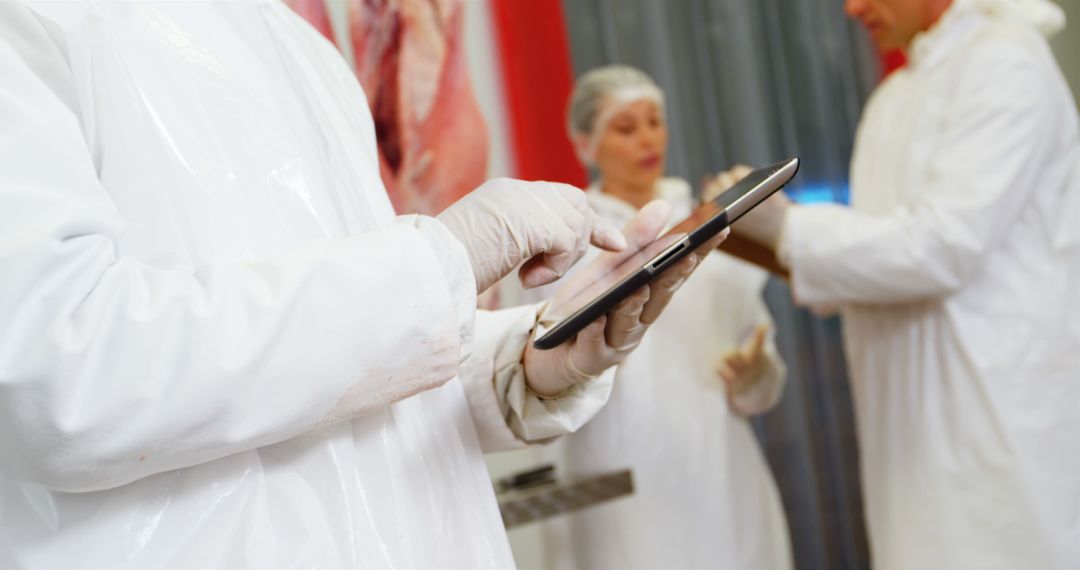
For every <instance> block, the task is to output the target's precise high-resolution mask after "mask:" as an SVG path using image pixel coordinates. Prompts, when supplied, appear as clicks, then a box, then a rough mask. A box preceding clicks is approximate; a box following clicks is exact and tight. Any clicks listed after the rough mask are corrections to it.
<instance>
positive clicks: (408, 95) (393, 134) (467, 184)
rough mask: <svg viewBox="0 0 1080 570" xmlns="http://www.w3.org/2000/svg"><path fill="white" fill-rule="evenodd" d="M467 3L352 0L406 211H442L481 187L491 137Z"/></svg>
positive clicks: (378, 127)
mask: <svg viewBox="0 0 1080 570" xmlns="http://www.w3.org/2000/svg"><path fill="white" fill-rule="evenodd" d="M463 24H464V22H463V14H462V3H461V2H458V1H454V0H352V2H350V4H349V26H350V33H351V36H352V46H353V54H354V55H355V60H356V75H357V77H358V78H359V80H360V84H361V85H363V87H364V92H365V93H367V95H368V103H369V104H370V105H371V110H372V115H374V117H375V131H376V136H377V138H378V142H379V159H380V166H381V169H382V178H383V182H384V183H385V184H386V189H387V191H388V192H389V194H390V199H391V201H393V203H394V207H395V208H396V209H397V211H398V212H399V213H421V214H437V213H439V212H441V211H442V210H443V209H444V208H446V206H449V205H450V204H451V203H453V202H454V201H455V200H457V199H458V198H460V197H461V196H462V195H464V194H466V193H468V192H469V191H470V190H472V189H473V188H476V187H477V186H478V185H480V184H481V183H482V182H483V181H484V178H485V176H486V172H487V151H488V137H487V129H486V126H485V124H484V119H483V117H482V116H481V114H480V109H479V107H478V106H477V103H476V99H475V97H474V96H473V91H472V86H471V84H470V81H469V75H468V70H467V69H466V60H465V52H464V42H463V38H462V35H463Z"/></svg>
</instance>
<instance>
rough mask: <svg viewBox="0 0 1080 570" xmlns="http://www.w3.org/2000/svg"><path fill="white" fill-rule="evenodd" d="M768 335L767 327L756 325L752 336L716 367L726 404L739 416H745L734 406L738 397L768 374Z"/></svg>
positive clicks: (729, 353)
mask: <svg viewBox="0 0 1080 570" xmlns="http://www.w3.org/2000/svg"><path fill="white" fill-rule="evenodd" d="M768 334H769V325H758V327H757V329H755V330H754V336H752V337H750V339H748V340H747V341H746V343H744V344H743V345H742V346H741V347H739V348H736V349H732V350H731V351H729V352H728V353H727V354H725V355H724V356H723V357H722V358H721V361H720V363H719V365H717V368H716V372H717V374H719V375H720V378H722V379H723V381H724V389H725V390H726V392H727V400H728V403H729V405H730V406H731V407H732V409H733V411H735V412H736V413H739V414H741V415H746V414H745V413H744V412H743V411H742V410H739V409H738V406H736V405H735V402H736V401H738V396H739V395H741V394H743V393H745V392H747V391H749V390H750V389H752V388H753V387H754V386H755V385H756V384H757V383H758V382H760V381H761V380H762V379H763V378H765V373H766V372H768V369H769V357H768V355H767V354H765V340H766V339H767V338H768Z"/></svg>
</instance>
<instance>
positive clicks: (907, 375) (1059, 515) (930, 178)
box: [735, 0, 1080, 568]
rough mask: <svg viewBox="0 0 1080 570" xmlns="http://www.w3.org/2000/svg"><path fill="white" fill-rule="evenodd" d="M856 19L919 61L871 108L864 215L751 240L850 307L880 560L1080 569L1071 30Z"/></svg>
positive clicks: (1047, 20) (759, 222)
mask: <svg viewBox="0 0 1080 570" xmlns="http://www.w3.org/2000/svg"><path fill="white" fill-rule="evenodd" d="M847 10H848V12H849V14H851V15H853V16H855V17H857V18H859V19H861V20H862V21H863V22H864V24H865V25H866V27H867V28H868V29H869V31H870V33H871V34H872V36H873V37H874V39H875V40H876V42H877V43H878V44H879V46H880V47H882V48H885V49H890V48H903V49H905V50H906V53H907V57H908V63H907V65H906V67H904V68H902V69H900V70H898V71H896V72H894V73H893V74H892V75H890V76H889V77H888V78H887V79H886V80H885V81H884V82H883V83H882V84H881V85H880V86H879V87H878V89H877V90H876V91H875V93H874V94H873V96H872V97H871V98H870V100H869V102H868V103H867V106H866V109H865V110H864V112H863V117H862V121H861V123H860V125H859V130H858V133H857V137H856V145H855V152H854V156H853V158H852V164H851V180H850V183H851V194H852V204H851V207H850V208H848V207H842V206H836V205H822V206H798V207H797V206H789V205H788V204H787V203H786V202H785V201H784V200H783V199H782V198H781V199H776V200H772V199H770V200H769V201H767V202H766V204H764V205H763V206H764V207H760V208H758V209H756V210H755V211H754V212H752V214H751V215H750V216H748V217H747V218H745V219H744V220H743V221H741V222H740V224H737V226H739V227H736V228H735V231H737V232H743V233H744V234H746V235H748V236H750V237H753V238H755V239H758V240H760V241H763V242H767V243H771V244H773V245H775V246H776V247H777V248H778V252H779V254H780V257H781V259H782V260H784V261H786V263H787V264H788V265H789V266H790V268H791V275H792V279H791V281H792V289H793V293H794V295H795V298H796V300H797V301H799V302H800V303H802V304H804V305H808V306H811V307H817V308H820V309H824V308H827V307H834V308H839V309H840V311H841V314H842V316H843V322H844V341H845V345H846V350H847V356H848V359H849V367H850V370H851V377H852V378H851V379H852V383H853V388H854V396H855V408H856V416H857V421H858V429H859V444H860V451H861V461H862V473H863V478H862V481H863V485H864V490H865V500H866V514H867V518H868V526H869V533H870V544H871V550H872V556H873V561H874V564H875V566H876V567H878V568H1080V390H1078V388H1080V335H1078V328H1080V326H1078V322H1080V304H1078V301H1080V299H1078V296H1080V280H1078V271H1080V264H1078V254H1080V251H1078V232H1080V216H1078V210H1080V142H1078V140H1077V113H1076V108H1075V106H1074V103H1073V99H1072V97H1071V95H1070V93H1069V91H1068V87H1067V86H1066V84H1065V81H1064V79H1063V77H1062V75H1061V72H1060V70H1059V69H1058V67H1057V64H1056V62H1055V60H1054V57H1053V55H1052V54H1051V52H1050V50H1049V48H1048V46H1047V43H1046V40H1045V39H1044V37H1043V34H1048V33H1050V32H1053V31H1054V30H1056V29H1060V28H1061V26H1062V24H1063V15H1062V13H1061V11H1060V9H1059V8H1058V7H1056V6H1054V5H1053V4H1050V3H1049V2H1046V1H1044V0H848V2H847ZM1040 32H1042V34H1041V33H1040Z"/></svg>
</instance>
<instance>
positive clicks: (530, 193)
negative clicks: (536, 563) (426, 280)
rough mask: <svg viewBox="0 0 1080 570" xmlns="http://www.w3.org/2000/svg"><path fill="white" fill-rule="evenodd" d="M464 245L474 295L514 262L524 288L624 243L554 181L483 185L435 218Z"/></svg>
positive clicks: (580, 198) (576, 194)
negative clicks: (590, 251)
mask: <svg viewBox="0 0 1080 570" xmlns="http://www.w3.org/2000/svg"><path fill="white" fill-rule="evenodd" d="M438 220H439V221H440V222H442V223H443V224H444V225H445V226H446V227H447V228H448V229H449V230H450V232H451V233H453V234H454V236H455V237H457V238H458V240H460V241H461V243H462V244H464V246H465V250H466V251H467V252H468V254H469V261H470V262H471V263H472V268H473V276H474V277H475V278H476V292H477V293H481V292H483V291H485V290H487V288H488V287H490V286H492V285H494V284H495V283H496V282H497V281H498V280H499V279H502V278H503V276H505V275H506V274H507V273H510V271H511V270H513V269H514V268H515V267H517V265H518V264H519V263H521V262H522V261H524V262H525V264H524V265H522V267H521V271H520V272H519V276H520V278H521V284H522V285H523V286H524V287H525V288H527V289H528V288H532V287H539V286H540V285H545V284H547V283H551V282H552V281H555V280H556V279H558V278H559V277H561V276H562V275H563V274H564V273H566V270H568V269H569V268H570V266H571V265H573V264H574V263H575V262H576V261H577V260H578V259H580V258H581V256H582V255H584V254H585V252H586V251H587V250H588V248H589V244H590V243H591V244H592V245H595V246H596V247H599V248H601V249H605V250H608V251H620V250H622V249H623V248H625V247H626V240H625V239H624V238H623V235H622V234H621V233H619V230H618V229H616V228H615V226H613V225H611V223H609V222H607V221H605V220H603V219H601V218H600V217H598V216H597V215H596V213H595V212H593V211H592V209H590V208H589V203H588V201H587V200H586V198H585V193H584V192H582V191H581V190H579V189H577V188H574V187H573V186H569V185H566V184H557V183H554V182H525V181H521V180H512V179H509V178H498V179H495V180H489V181H488V182H485V183H484V184H483V185H481V186H480V187H479V188H477V189H476V190H473V191H472V192H470V193H468V194H466V195H465V196H463V197H462V198H461V199H460V200H458V201H457V202H454V203H453V204H451V205H450V207H449V208H447V209H446V210H444V211H443V213H441V214H439V216H438Z"/></svg>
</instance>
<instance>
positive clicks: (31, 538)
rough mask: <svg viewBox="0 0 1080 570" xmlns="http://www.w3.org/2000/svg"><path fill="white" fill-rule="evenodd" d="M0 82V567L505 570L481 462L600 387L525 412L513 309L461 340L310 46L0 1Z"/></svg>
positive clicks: (461, 324) (197, 14)
mask: <svg viewBox="0 0 1080 570" xmlns="http://www.w3.org/2000/svg"><path fill="white" fill-rule="evenodd" d="M0 78H2V79H0V125H2V126H0V567H4V568H8V567H17V566H18V567H23V566H25V567H80V568H86V567H110V568H120V567H136V568H148V567H223V568H224V567H229V568H232V567H267V568H269V567H400V568H415V567H470V568H471V567H508V566H512V565H513V560H512V558H511V555H510V550H509V547H508V544H507V541H506V534H505V531H504V529H503V526H502V521H501V520H500V517H499V512H498V509H497V505H496V503H495V498H494V494H493V492H492V487H491V483H490V481H489V478H488V474H487V471H486V469H485V465H484V462H483V458H482V455H481V454H482V451H481V448H483V449H485V450H498V449H506V448H509V447H513V446H516V445H522V444H523V442H522V440H523V439H546V438H549V437H553V436H555V435H559V434H560V433H563V432H566V431H569V430H572V429H575V428H576V427H578V426H579V425H581V423H583V422H584V421H585V420H587V419H588V418H589V417H590V416H591V415H592V414H593V413H595V411H596V410H597V409H598V408H599V406H600V405H602V404H603V402H604V401H605V399H606V396H607V393H608V392H609V390H610V375H608V377H604V378H601V379H597V380H593V381H591V382H588V383H585V384H584V385H582V386H579V387H577V388H575V389H574V390H573V391H571V392H570V393H569V394H567V396H565V397H563V398H561V399H559V400H555V401H550V400H548V401H540V400H538V399H536V398H535V397H530V396H529V394H528V392H526V390H525V389H524V384H523V376H522V373H521V367H520V364H519V363H520V360H521V354H522V350H523V347H524V343H525V342H526V340H527V338H528V336H529V334H530V330H531V329H532V327H533V326H534V321H535V320H536V308H535V307H525V308H522V309H519V310H516V311H506V312H499V313H484V312H480V313H476V314H475V323H476V326H475V338H474V337H473V323H474V307H475V303H476V295H475V284H474V283H473V278H472V274H471V269H470V267H469V262H468V258H467V256H466V253H465V250H464V248H463V247H462V246H461V244H460V243H458V242H457V241H456V240H455V239H454V238H453V237H452V236H451V235H450V234H449V232H448V231H447V230H446V229H445V228H444V227H442V225H441V224H439V222H437V221H436V220H434V219H431V218H424V217H419V216H408V217H402V218H395V215H394V212H393V211H392V209H391V206H390V202H389V201H388V199H387V196H386V194H385V191H384V189H383V185H382V183H381V182H380V180H379V168H378V162H377V157H376V148H375V136H374V130H373V123H372V119H371V116H370V113H369V112H368V110H367V105H366V102H365V98H364V94H363V93H362V91H361V90H360V87H359V85H358V84H357V82H356V80H355V79H354V77H353V75H352V72H351V71H350V70H349V69H348V67H347V66H346V65H345V64H344V63H343V61H342V59H341V57H340V56H339V54H338V53H337V52H336V50H335V49H334V48H333V46H331V45H330V44H329V43H327V42H326V41H325V40H324V39H323V38H322V37H321V36H319V35H318V33H317V32H316V31H314V30H313V29H311V28H310V27H309V26H308V25H307V24H306V23H304V22H303V21H302V20H301V19H300V18H299V17H298V16H296V15H294V14H293V13H292V12H291V11H290V10H288V8H286V7H285V6H284V5H282V4H280V3H277V2H214V3H211V2H194V3H181V2H170V3H122V2H102V3H42V4H33V5H24V4H20V3H11V2H6V3H0ZM459 365H460V367H459ZM457 374H460V377H459V378H455V375H457ZM508 425H513V428H511V427H508Z"/></svg>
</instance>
